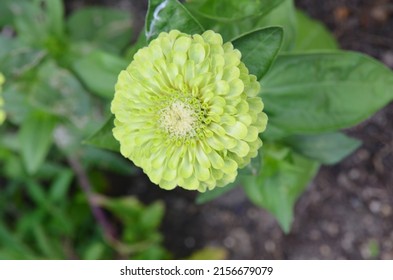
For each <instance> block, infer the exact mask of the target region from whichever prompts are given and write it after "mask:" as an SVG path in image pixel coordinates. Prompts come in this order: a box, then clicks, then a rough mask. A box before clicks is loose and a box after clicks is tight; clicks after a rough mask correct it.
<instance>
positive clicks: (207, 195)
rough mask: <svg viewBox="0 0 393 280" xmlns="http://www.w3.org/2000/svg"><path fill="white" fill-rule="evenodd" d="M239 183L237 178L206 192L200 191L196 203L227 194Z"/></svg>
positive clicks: (202, 202)
mask: <svg viewBox="0 0 393 280" xmlns="http://www.w3.org/2000/svg"><path fill="white" fill-rule="evenodd" d="M238 185H239V180H238V179H236V180H235V182H233V183H230V184H228V185H226V186H224V187H217V188H214V189H212V190H210V191H206V192H204V193H199V194H198V196H197V198H196V203H197V204H204V203H206V202H209V201H212V200H214V199H216V198H218V197H220V196H222V195H224V194H226V193H227V192H229V191H230V190H232V189H234V188H235V187H237V186H238Z"/></svg>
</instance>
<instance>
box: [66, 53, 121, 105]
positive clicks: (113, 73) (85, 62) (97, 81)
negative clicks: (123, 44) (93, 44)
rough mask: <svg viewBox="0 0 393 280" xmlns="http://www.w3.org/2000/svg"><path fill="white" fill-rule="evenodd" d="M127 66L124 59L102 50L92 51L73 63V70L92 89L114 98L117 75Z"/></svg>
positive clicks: (99, 94) (103, 95) (98, 93)
mask: <svg viewBox="0 0 393 280" xmlns="http://www.w3.org/2000/svg"><path fill="white" fill-rule="evenodd" d="M126 67H127V62H126V61H125V60H124V59H121V58H120V57H118V56H115V55H112V54H109V53H105V52H102V51H95V52H92V53H90V54H89V55H87V56H85V57H83V58H81V59H78V60H76V61H75V62H74V63H73V64H72V69H73V71H75V72H76V74H77V75H78V77H79V78H80V79H81V81H82V82H83V83H84V84H85V86H86V87H87V88H88V89H89V90H90V91H92V92H93V93H95V94H97V95H98V96H101V97H104V98H108V99H112V98H113V94H114V92H115V83H116V80H117V76H118V75H119V73H120V71H121V70H122V69H125V68H126Z"/></svg>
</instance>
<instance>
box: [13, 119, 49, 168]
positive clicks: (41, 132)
mask: <svg viewBox="0 0 393 280" xmlns="http://www.w3.org/2000/svg"><path fill="white" fill-rule="evenodd" d="M55 123H56V120H55V119H54V118H53V117H52V116H50V115H47V114H45V113H42V112H37V111H36V112H33V113H32V114H31V115H30V116H29V117H28V118H27V119H26V120H25V121H24V122H23V124H22V126H21V129H20V131H19V143H20V149H21V153H22V158H23V162H24V164H25V166H26V170H27V172H28V173H30V174H33V173H35V172H36V171H37V170H38V168H39V167H40V166H41V164H42V163H43V161H44V159H45V157H46V155H47V153H48V152H49V148H50V146H51V145H52V132H53V128H54V126H55Z"/></svg>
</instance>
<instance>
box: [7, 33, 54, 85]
mask: <svg viewBox="0 0 393 280" xmlns="http://www.w3.org/2000/svg"><path fill="white" fill-rule="evenodd" d="M0 46H1V47H0V72H1V73H3V74H4V75H5V76H6V77H7V80H8V79H9V78H14V77H19V76H21V75H22V74H24V73H26V72H28V71H29V70H32V69H36V67H37V66H38V65H39V64H40V63H41V62H42V61H43V59H44V58H45V57H46V56H47V52H46V51H45V50H37V49H34V48H31V47H29V46H26V44H25V43H24V42H22V41H20V40H18V39H15V38H8V37H5V36H2V35H0Z"/></svg>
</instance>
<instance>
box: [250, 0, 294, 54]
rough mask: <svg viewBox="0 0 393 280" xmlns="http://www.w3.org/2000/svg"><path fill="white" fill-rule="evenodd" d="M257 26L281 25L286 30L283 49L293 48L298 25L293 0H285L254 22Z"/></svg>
mask: <svg viewBox="0 0 393 280" xmlns="http://www.w3.org/2000/svg"><path fill="white" fill-rule="evenodd" d="M254 25H256V26H281V27H282V28H283V30H284V39H283V44H282V47H281V49H282V50H284V51H288V50H292V49H293V47H294V43H295V39H296V35H297V26H296V9H295V7H294V4H293V0H284V1H283V2H282V3H281V4H280V5H279V6H277V7H276V8H274V9H273V10H272V11H271V12H269V13H268V14H266V15H265V16H263V17H260V18H258V21H256V22H255V23H254Z"/></svg>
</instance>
